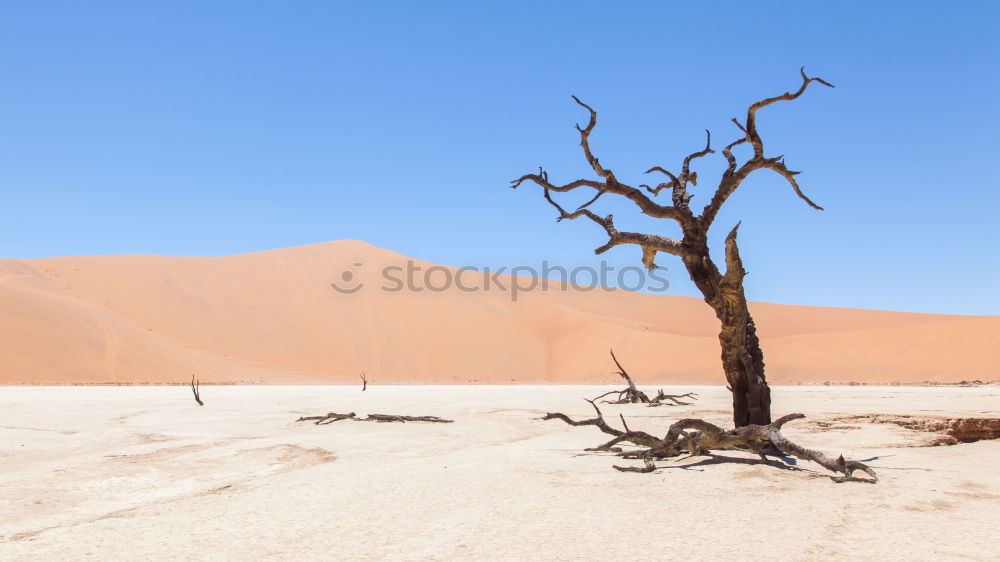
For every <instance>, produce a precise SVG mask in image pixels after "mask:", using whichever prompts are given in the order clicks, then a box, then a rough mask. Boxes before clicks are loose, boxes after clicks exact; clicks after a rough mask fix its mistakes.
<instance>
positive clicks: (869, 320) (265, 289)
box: [0, 241, 1000, 384]
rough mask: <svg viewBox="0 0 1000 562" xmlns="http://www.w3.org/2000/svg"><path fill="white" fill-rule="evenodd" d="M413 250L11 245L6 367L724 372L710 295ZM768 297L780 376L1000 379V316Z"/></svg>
mask: <svg viewBox="0 0 1000 562" xmlns="http://www.w3.org/2000/svg"><path fill="white" fill-rule="evenodd" d="M407 260H408V258H406V257H405V256H402V255H399V254H396V253H393V252H389V251H386V250H382V249H379V248H375V247H373V246H370V245H368V244H364V243H362V242H356V241H337V242H328V243H323V244H314V245H310V246H301V247H295V248H287V249H282V250H274V251H267V252H259V253H253V254H243V255H235V256H226V257H219V258H194V257H164V256H145V255H136V256H100V257H66V258H50V259H41V260H0V340H2V341H3V342H4V345H3V346H2V347H0V365H2V367H0V383H31V384H46V383H52V384H64V383H115V382H117V383H175V382H183V381H184V380H186V379H188V378H189V377H190V376H191V374H192V373H197V374H198V376H199V378H201V380H203V381H212V382H270V383H278V382H285V383H287V382H293V383H294V382H301V383H319V382H356V381H357V380H358V373H359V372H360V371H362V370H364V371H366V372H367V373H368V376H369V379H370V380H372V381H373V382H376V383H377V382H381V383H427V382H438V383H467V382H492V383H497V382H501V383H507V382H519V383H525V382H543V381H544V382H557V383H560V382H599V381H608V382H610V381H613V380H614V378H615V376H614V375H613V374H612V369H611V366H610V361H609V359H608V355H607V349H608V348H609V347H614V348H615V350H616V352H617V353H618V355H619V357H620V358H621V359H622V360H623V362H625V365H626V366H627V367H628V368H629V370H630V372H632V374H633V375H635V376H636V377H637V378H640V380H642V381H643V382H648V383H687V384H701V383H709V384H717V383H719V382H721V381H722V373H721V369H720V367H719V349H718V341H717V339H716V338H717V331H716V330H717V325H716V321H715V318H714V316H713V315H712V313H711V311H710V309H709V308H708V307H707V306H705V305H704V303H702V302H701V301H700V300H699V299H694V298H688V297H678V296H662V295H645V294H636V293H627V292H621V291H600V290H589V291H579V290H557V285H556V284H553V285H552V286H550V288H549V290H548V291H540V290H536V291H532V292H528V293H523V294H519V295H518V298H517V300H516V302H514V301H513V300H512V299H511V298H510V293H509V292H507V291H505V290H502V289H500V288H497V287H496V286H495V285H494V286H491V287H490V288H489V289H486V288H485V285H486V279H485V278H483V277H481V276H479V275H478V274H473V273H471V272H469V273H466V274H463V282H464V286H465V287H466V289H470V288H471V290H461V289H459V288H457V287H452V288H450V289H448V290H444V291H428V290H424V291H419V292H417V291H413V290H407V289H403V290H399V291H387V290H383V289H384V288H385V287H386V286H388V285H394V283H390V282H387V281H386V280H385V278H384V276H383V271H384V270H385V268H386V267H394V266H398V267H400V268H402V267H403V266H405V264H406V262H407ZM414 263H415V264H418V265H419V266H421V267H423V268H425V269H426V268H429V267H431V266H432V265H433V264H427V263H423V262H419V261H414ZM344 271H350V272H351V276H352V278H351V279H349V280H346V281H345V279H344V277H343V272H344ZM393 271H395V273H394V274H393V275H394V277H395V278H400V277H401V274H400V273H399V271H402V270H401V269H400V270H393ZM454 274H455V270H453V269H451V268H439V269H436V270H435V271H434V273H433V274H432V275H431V277H429V278H428V279H427V280H429V281H431V282H432V283H438V284H440V283H442V282H443V280H444V278H445V277H446V276H448V275H454ZM420 279H421V280H423V279H424V278H423V277H421V278H420ZM504 280H507V281H508V282H509V279H507V278H504ZM493 281H495V279H494V280H493ZM333 282H336V283H338V284H339V285H340V286H341V287H344V288H354V287H360V289H359V290H357V292H354V293H352V294H346V293H341V292H338V291H336V290H334V289H333V288H332V287H331V283H333ZM422 284H423V281H421V285H422ZM753 312H754V315H755V317H756V319H757V324H758V329H759V331H760V333H761V336H762V338H763V345H764V353H765V360H766V361H767V369H768V371H767V372H768V376H769V378H770V380H771V381H772V382H773V383H779V384H780V383H795V382H822V381H827V380H829V381H833V382H848V381H858V382H873V383H879V382H881V383H888V382H894V381H898V382H920V381H927V380H933V381H941V382H957V381H960V380H972V379H982V380H993V379H996V378H997V373H996V371H995V365H996V364H997V362H998V360H1000V318H998V317H961V316H946V315H930V314H910V313H896V312H880V311H868V310H850V309H833V308H819V307H803V306H784V305H774V304H766V303H754V304H753Z"/></svg>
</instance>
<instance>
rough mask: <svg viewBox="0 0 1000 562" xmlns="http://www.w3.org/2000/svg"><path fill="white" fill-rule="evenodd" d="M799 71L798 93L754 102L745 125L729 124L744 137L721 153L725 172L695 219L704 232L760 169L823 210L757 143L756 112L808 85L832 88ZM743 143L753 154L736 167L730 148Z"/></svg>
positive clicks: (762, 145) (789, 96)
mask: <svg viewBox="0 0 1000 562" xmlns="http://www.w3.org/2000/svg"><path fill="white" fill-rule="evenodd" d="M799 72H800V74H801V75H802V85H801V86H800V87H799V89H798V91H796V92H795V93H790V92H785V93H784V94H782V95H780V96H775V97H773V98H767V99H763V100H760V101H758V102H754V103H753V104H751V105H750V108H749V109H748V110H747V120H746V125H745V126H744V125H741V124H740V122H739V121H737V120H736V119H733V123H735V124H736V126H737V127H739V129H740V130H741V131H743V133H744V135H745V136H744V137H743V138H742V139H738V140H736V141H733V142H732V143H730V144H729V145H727V146H726V148H724V149H723V150H722V154H723V156H725V157H726V161H727V162H728V163H729V166H728V168H726V171H725V172H724V173H723V175H722V180H721V181H720V182H719V187H718V189H717V190H716V192H715V195H714V196H713V197H712V200H711V201H709V203H708V204H707V205H705V208H704V210H702V213H701V216H700V217H699V220H700V222H701V223H702V225H703V227H704V228H706V229H707V228H708V227H709V226H711V224H712V221H714V220H715V216H716V215H717V214H718V213H719V209H721V208H722V205H723V204H724V203H725V202H726V200H727V199H729V196H730V195H732V194H733V193H734V192H735V191H736V189H737V188H738V187H739V186H740V184H742V183H743V180H745V179H746V178H747V176H749V175H750V173H751V172H754V171H756V170H761V169H768V170H772V171H774V172H777V173H778V174H779V175H781V176H782V177H783V178H785V180H786V181H788V183H789V184H790V185H791V186H792V189H793V190H794V191H795V194H796V195H798V196H799V198H801V199H802V200H803V201H805V202H806V203H807V204H809V206H810V207H812V208H814V209H818V210H823V208H822V207H820V206H819V205H817V204H816V203H814V202H813V201H812V200H811V199H809V198H808V197H806V195H805V194H804V193H803V192H802V190H801V189H800V188H799V185H798V183H797V182H796V181H795V177H794V176H795V175H796V174H798V172H792V171H789V170H788V168H786V167H785V164H784V162H783V161H782V158H781V157H780V156H779V157H777V158H765V157H764V141H763V140H761V138H760V134H759V133H758V132H757V110H758V109H760V108H762V107H766V106H768V105H771V104H772V103H774V102H777V101H788V100H794V99H796V98H798V97H799V96H801V95H802V94H803V93H804V92H805V91H806V88H807V87H808V86H809V84H810V83H812V82H819V83H820V84H823V85H824V86H829V87H831V88H832V87H834V86H833V84H830V83H829V82H827V81H825V80H823V79H822V78H810V77H808V76H806V73H805V68H804V67H803V68H802V69H800V70H799ZM744 142H749V143H750V145H751V146H753V151H754V154H753V158H751V159H750V160H748V161H747V162H745V163H744V164H743V165H742V166H739V167H738V165H737V162H736V158H735V157H734V156H733V153H732V149H733V147H735V146H736V145H739V144H742V143H744Z"/></svg>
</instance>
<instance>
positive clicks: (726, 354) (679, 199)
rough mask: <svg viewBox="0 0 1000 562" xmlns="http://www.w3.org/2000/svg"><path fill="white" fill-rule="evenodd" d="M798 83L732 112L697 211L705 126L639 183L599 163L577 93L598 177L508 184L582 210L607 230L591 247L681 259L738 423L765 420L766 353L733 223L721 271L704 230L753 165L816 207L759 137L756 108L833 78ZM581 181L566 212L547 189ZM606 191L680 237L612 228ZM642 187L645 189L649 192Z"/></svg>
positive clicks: (583, 135) (542, 176)
mask: <svg viewBox="0 0 1000 562" xmlns="http://www.w3.org/2000/svg"><path fill="white" fill-rule="evenodd" d="M800 73H801V75H802V85H801V86H800V87H799V89H798V90H797V91H796V92H794V93H789V92H785V93H784V94H781V95H780V96H775V97H772V98H767V99H763V100H761V101H758V102H755V103H753V104H751V105H750V107H749V109H748V110H747V116H746V121H745V122H744V123H740V122H739V121H738V120H736V119H735V118H734V119H733V123H735V124H736V126H737V127H738V128H739V130H740V132H741V133H742V135H741V136H740V137H739V138H737V139H736V140H734V141H733V142H731V143H729V144H728V145H726V146H725V148H723V149H722V155H723V156H724V157H725V158H726V161H727V163H728V167H727V168H726V170H725V171H724V172H723V174H722V178H721V179H720V180H719V184H718V187H717V188H716V189H715V194H714V195H713V196H712V198H711V199H710V200H709V202H708V203H707V204H706V205H705V207H704V208H703V209H702V211H701V213H700V214H697V215H696V214H695V212H694V211H692V210H691V208H690V206H689V202H690V200H691V197H692V194H690V193H688V190H687V187H688V184H690V185H692V186H695V185H697V179H698V175H697V172H694V171H692V170H691V163H692V161H694V160H695V159H698V158H701V157H703V156H705V155H707V154H711V153H714V152H715V151H714V150H712V147H711V140H712V137H711V133H708V131H706V133H708V141H707V142H706V144H705V148H704V149H702V150H699V151H697V152H694V153H691V154H689V155H688V156H687V157H685V158H684V160H683V162H682V163H681V167H680V173H679V174H678V175H674V174H673V173H671V172H669V171H667V170H666V169H664V168H662V167H660V166H654V167H652V168H650V169H649V170H646V173H647V174H649V173H653V172H656V173H659V174H662V175H664V176H665V177H666V180H665V181H664V182H662V183H660V184H658V185H657V186H656V187H649V186H648V185H639V187H640V188H643V189H644V190H645V192H643V189H639V188H636V187H633V186H630V185H627V184H625V183H622V182H621V181H619V179H618V178H617V176H615V174H614V173H613V172H612V171H611V170H610V169H609V168H606V167H604V166H603V165H602V164H601V163H600V161H599V160H598V158H597V157H596V156H594V154H593V152H592V151H591V148H590V134H591V132H593V130H594V126H595V125H596V124H597V112H596V111H594V110H593V109H592V108H591V107H590V106H589V105H587V104H585V103H583V102H582V101H580V100H579V99H578V98H577V97H576V96H573V99H574V100H575V101H576V103H577V104H579V105H580V106H581V107H583V108H584V109H586V110H587V111H589V112H590V120H589V122H588V123H587V126H586V127H583V128H581V127H580V126H579V125H577V127H576V128H577V131H579V133H580V146H581V147H582V148H583V154H584V156H585V157H586V159H587V162H588V163H589V164H590V167H591V168H592V169H593V170H594V173H595V174H597V176H598V177H599V178H600V180H588V179H578V180H575V181H571V182H569V183H566V184H562V185H558V184H554V183H551V182H550V181H549V176H548V173H546V172H545V171H544V170H543V169H541V168H539V170H538V173H537V174H526V175H523V176H521V177H519V178H517V179H516V180H514V181H513V182H511V183H512V187H514V188H517V187H519V186H520V185H521V184H523V183H524V182H526V181H527V182H532V183H535V184H537V185H539V186H541V187H542V188H543V194H544V196H545V200H546V201H548V202H549V203H550V204H551V205H552V206H553V207H555V209H556V210H557V211H558V213H559V217H558V219H557V220H559V221H561V220H563V219H571V220H572V219H577V218H580V217H586V218H587V219H589V220H591V221H593V222H595V223H596V224H597V225H599V226H600V227H601V228H603V229H604V230H605V232H607V234H608V242H607V243H606V244H604V245H603V246H601V247H599V248H597V249H596V250H595V253H597V254H602V253H604V252H606V251H608V250H610V249H611V248H614V247H615V246H620V245H626V244H631V245H636V246H639V247H640V248H641V249H642V263H643V265H645V266H646V267H647V268H650V269H652V268H655V267H656V265H655V263H654V261H653V260H654V259H655V258H656V255H657V253H661V252H662V253H664V254H670V255H672V256H677V257H679V258H680V259H681V261H682V262H683V263H684V267H685V268H686V269H687V272H688V275H689V276H690V277H691V281H693V282H694V284H695V286H696V287H698V290H699V291H700V292H701V294H702V296H703V297H704V300H705V302H706V303H708V305H709V306H710V307H711V308H712V310H713V311H715V315H716V317H718V319H719V322H720V324H721V331H720V333H719V342H720V344H721V347H722V366H723V370H724V371H725V374H726V379H727V380H728V381H729V386H730V388H731V389H732V395H733V421H734V422H735V424H736V427H741V426H745V425H749V424H756V425H761V426H766V425H768V424H770V423H771V392H770V389H769V388H768V386H767V380H766V379H765V377H764V355H763V353H762V351H761V348H760V341H759V340H758V338H757V329H756V326H755V325H754V321H753V318H752V317H751V316H750V311H749V309H748V307H747V299H746V295H745V294H744V291H743V277H744V275H746V272H745V271H744V270H743V263H742V261H741V260H740V254H739V249H738V248H737V245H736V231H737V229H738V228H739V224H737V225H736V226H735V227H733V229H732V230H731V231H730V232H729V235H728V236H727V237H726V242H725V265H726V271H725V273H723V272H722V271H720V269H719V267H718V266H717V265H716V264H715V262H714V261H713V260H712V258H711V256H710V254H709V248H708V230H709V228H711V226H712V223H713V222H714V220H715V217H716V216H717V215H718V213H719V210H720V209H721V208H722V206H723V204H725V202H726V201H727V200H728V199H729V197H730V196H731V195H732V194H733V193H734V192H735V191H736V189H737V188H739V186H740V185H741V184H742V183H743V181H744V180H745V179H746V178H747V176H749V175H750V174H751V173H753V172H755V171H757V170H770V171H772V172H775V173H776V174H778V175H779V176H781V177H782V178H784V179H785V181H787V182H788V184H789V185H790V186H791V187H792V190H793V191H794V192H795V194H796V195H797V196H798V197H799V198H801V199H802V200H803V201H805V202H806V203H807V204H808V205H809V206H810V207H812V208H814V209H820V210H822V207H820V206H819V205H817V204H815V203H813V202H812V201H811V200H810V199H809V198H808V197H806V195H805V194H804V193H802V190H801V189H799V185H798V183H797V182H796V180H795V176H796V174H798V173H799V172H794V171H791V170H789V169H788V167H787V166H786V165H785V162H784V157H782V156H776V157H766V156H764V141H763V140H762V139H761V137H760V134H759V133H758V131H757V111H758V110H760V109H762V108H764V107H767V106H769V105H771V104H773V103H775V102H778V101H788V100H794V99H796V98H798V97H799V96H801V95H802V93H803V92H805V91H806V88H807V87H808V86H809V84H811V83H813V82H819V83H820V84H823V85H824V86H829V87H831V88H832V87H833V85H832V84H830V83H828V82H826V81H824V80H822V79H820V78H810V77H809V76H806V73H805V69H804V68H803V69H801V70H800ZM742 144H748V145H749V146H750V147H752V149H753V155H752V156H751V157H750V158H749V159H748V160H746V161H745V162H743V163H742V164H740V163H739V162H738V160H737V158H736V156H734V155H733V153H732V150H733V148H735V147H737V146H739V145H742ZM579 188H587V189H592V190H594V192H595V193H594V196H593V198H591V199H590V200H589V201H587V202H586V203H584V204H582V205H580V206H579V207H578V208H577V209H576V210H575V211H573V212H566V210H564V209H563V207H561V206H560V205H559V204H558V203H556V202H555V201H554V200H553V199H552V196H551V193H552V192H556V193H563V192H567V191H572V190H575V189H579ZM663 190H667V191H668V193H669V194H670V196H671V201H672V203H673V204H672V205H663V204H660V203H658V202H656V201H655V200H654V198H655V197H656V196H658V195H659V194H660V192H661V191H663ZM605 193H611V194H614V195H620V196H622V197H625V198H627V199H629V200H630V201H632V202H633V203H634V204H635V205H636V206H637V207H638V208H639V210H640V211H641V212H642V213H643V214H645V215H647V216H650V217H654V218H661V219H669V220H672V221H675V222H676V223H677V224H678V225H679V226H680V230H681V234H682V236H681V238H680V240H674V239H672V238H668V237H665V236H659V235H655V234H645V233H640V232H624V231H619V230H618V229H617V228H615V224H614V221H613V217H612V216H611V215H607V216H605V217H601V216H598V215H597V214H596V213H594V212H593V211H591V210H590V209H589V208H588V207H589V206H590V205H592V204H593V203H594V202H596V201H597V200H598V199H600V198H601V196H602V195H604V194H605ZM647 193H648V195H647Z"/></svg>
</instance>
